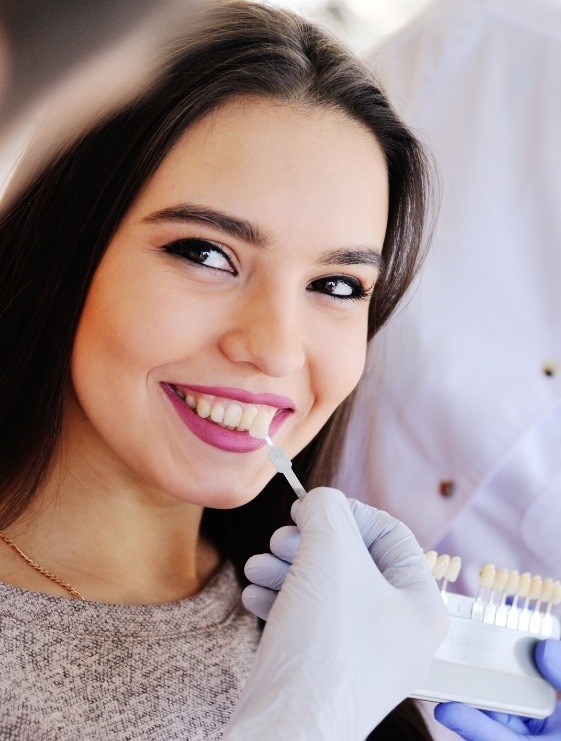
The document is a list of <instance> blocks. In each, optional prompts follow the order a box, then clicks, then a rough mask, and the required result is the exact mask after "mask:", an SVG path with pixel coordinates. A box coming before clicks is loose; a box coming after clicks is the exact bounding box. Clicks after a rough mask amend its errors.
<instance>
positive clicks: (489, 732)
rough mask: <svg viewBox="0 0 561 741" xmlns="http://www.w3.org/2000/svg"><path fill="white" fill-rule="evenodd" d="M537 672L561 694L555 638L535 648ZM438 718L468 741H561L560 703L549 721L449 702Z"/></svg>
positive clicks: (560, 653)
mask: <svg viewBox="0 0 561 741" xmlns="http://www.w3.org/2000/svg"><path fill="white" fill-rule="evenodd" d="M534 658H535V661H536V664H537V667H538V669H539V670H540V672H541V673H542V674H543V676H544V677H545V678H546V679H547V680H548V682H550V683H551V684H552V685H553V686H554V687H555V688H556V689H558V690H561V641H558V640H556V639H555V640H554V639H552V638H550V639H548V640H545V641H540V642H539V643H538V644H537V645H536V649H535V652H534ZM434 715H435V718H436V719H437V720H438V721H440V723H442V724H443V725H445V726H446V727H447V728H449V729H450V730H452V731H455V732H456V733H457V734H458V735H459V736H461V738H463V739H465V740H466V741H516V740H517V739H520V738H521V737H523V738H525V739H527V741H531V739H540V740H541V741H548V740H549V741H559V739H561V703H557V707H556V708H555V710H554V711H553V713H552V715H550V716H549V717H548V718H543V719H537V718H522V717H519V716H517V715H508V714H507V713H493V712H490V711H483V710H476V709H475V708H472V707H470V706H469V705H462V704H461V703H458V702H447V703H442V704H441V705H437V706H436V708H435V711H434Z"/></svg>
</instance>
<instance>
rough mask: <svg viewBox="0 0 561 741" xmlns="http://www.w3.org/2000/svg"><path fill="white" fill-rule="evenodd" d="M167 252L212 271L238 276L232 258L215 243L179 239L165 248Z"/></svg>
mask: <svg viewBox="0 0 561 741" xmlns="http://www.w3.org/2000/svg"><path fill="white" fill-rule="evenodd" d="M164 249H165V251H166V252H169V253H171V254H173V255H179V257H182V258H184V259H185V260H189V261H190V262H194V263H195V264H197V265H202V266H203V267H205V268H211V269H212V270H221V271H223V272H227V273H233V274H236V270H235V268H234V266H233V264H232V261H231V260H230V258H229V257H228V256H227V255H226V253H225V252H224V251H223V250H222V249H221V248H220V247H219V246H218V245H216V244H214V242H209V241H208V240H206V239H178V240H177V241H176V242H171V243H170V244H167V245H166V246H165V247H164Z"/></svg>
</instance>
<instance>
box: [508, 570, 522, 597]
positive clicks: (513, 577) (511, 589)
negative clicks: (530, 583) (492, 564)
mask: <svg viewBox="0 0 561 741" xmlns="http://www.w3.org/2000/svg"><path fill="white" fill-rule="evenodd" d="M519 583H520V574H519V573H518V571H516V570H513V571H510V572H509V575H508V579H507V580H506V584H505V595H507V596H508V595H512V594H516V592H517V591H518V585H519Z"/></svg>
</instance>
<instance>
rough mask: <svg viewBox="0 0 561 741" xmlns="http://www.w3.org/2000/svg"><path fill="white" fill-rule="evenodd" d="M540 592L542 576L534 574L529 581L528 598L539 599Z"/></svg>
mask: <svg viewBox="0 0 561 741" xmlns="http://www.w3.org/2000/svg"><path fill="white" fill-rule="evenodd" d="M541 592H542V578H541V576H539V574H536V576H533V577H532V581H531V582H530V591H529V593H528V597H529V598H530V599H539V597H540V594H541Z"/></svg>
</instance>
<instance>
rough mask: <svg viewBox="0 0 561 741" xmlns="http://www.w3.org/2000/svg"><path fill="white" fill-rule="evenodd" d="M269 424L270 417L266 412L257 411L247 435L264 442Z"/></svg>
mask: <svg viewBox="0 0 561 741" xmlns="http://www.w3.org/2000/svg"><path fill="white" fill-rule="evenodd" d="M270 424H271V417H269V415H268V414H267V413H266V412H263V411H261V410H258V412H257V414H256V415H255V417H254V418H253V422H252V423H251V427H250V428H249V434H250V435H251V437H257V438H260V439H261V440H264V439H265V438H266V437H267V435H268V434H269V425H270Z"/></svg>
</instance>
